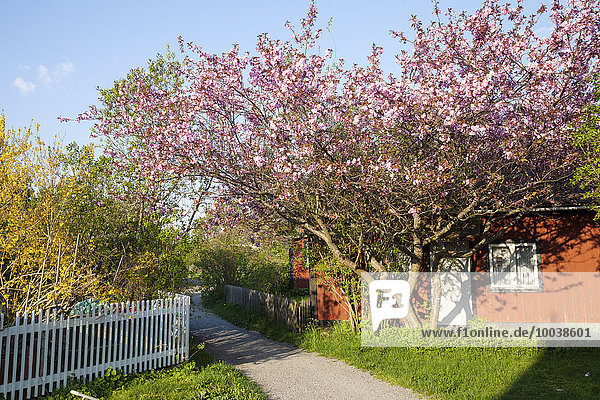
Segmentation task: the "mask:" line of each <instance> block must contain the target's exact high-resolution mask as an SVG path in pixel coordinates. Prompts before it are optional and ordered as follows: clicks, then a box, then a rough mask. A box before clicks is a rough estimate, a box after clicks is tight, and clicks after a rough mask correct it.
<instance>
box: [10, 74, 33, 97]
mask: <svg viewBox="0 0 600 400" xmlns="http://www.w3.org/2000/svg"><path fill="white" fill-rule="evenodd" d="M13 85H14V86H15V87H16V88H17V89H19V92H21V94H22V95H26V94H29V93H31V92H33V91H34V90H35V88H36V85H35V84H34V83H33V82H27V81H26V80H24V79H23V78H21V77H20V76H19V77H17V79H15V80H14V82H13Z"/></svg>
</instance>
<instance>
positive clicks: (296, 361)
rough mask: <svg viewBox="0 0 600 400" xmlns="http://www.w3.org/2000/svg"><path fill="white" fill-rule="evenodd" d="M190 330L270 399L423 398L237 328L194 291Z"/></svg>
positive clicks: (210, 351) (359, 371)
mask: <svg viewBox="0 0 600 400" xmlns="http://www.w3.org/2000/svg"><path fill="white" fill-rule="evenodd" d="M198 317H200V318H198ZM190 331H191V333H192V334H193V335H195V336H197V337H199V338H200V339H201V340H202V341H204V342H205V343H206V347H205V349H206V351H207V352H208V353H209V354H211V355H212V356H213V357H215V358H218V359H221V360H224V361H226V362H228V363H230V364H232V365H234V366H235V367H236V368H238V369H239V370H241V371H242V372H243V373H244V374H246V375H247V376H248V377H250V378H251V379H253V380H254V381H256V382H257V383H258V384H259V385H260V386H261V387H262V388H263V390H264V391H265V393H267V395H268V396H269V397H270V398H271V399H273V400H304V399H306V400H322V399H329V400H331V399H340V400H342V399H343V400H352V399H361V400H363V399H366V400H368V399H377V400H380V399H390V400H391V399H394V400H396V399H422V398H424V397H423V396H420V395H418V394H417V393H414V392H412V391H410V390H408V389H405V388H401V387H399V386H393V385H390V384H389V383H386V382H383V381H380V380H378V379H376V378H374V377H373V376H371V375H370V374H369V373H368V372H365V371H361V370H359V369H356V368H354V367H351V366H349V365H347V364H345V363H344V362H342V361H336V360H332V359H328V358H325V357H321V356H318V355H316V354H314V353H308V352H306V351H304V350H301V349H298V348H297V347H294V346H292V345H289V344H285V343H279V342H275V341H273V340H270V339H267V338H265V337H264V336H262V335H260V334H258V333H255V332H250V331H247V330H245V329H242V328H238V327H237V326H235V325H232V324H230V323H229V322H227V321H224V320H222V319H221V318H219V317H217V316H215V315H214V314H212V313H209V312H207V311H206V310H204V309H203V308H202V307H201V304H200V295H198V294H194V295H192V309H191V319H190Z"/></svg>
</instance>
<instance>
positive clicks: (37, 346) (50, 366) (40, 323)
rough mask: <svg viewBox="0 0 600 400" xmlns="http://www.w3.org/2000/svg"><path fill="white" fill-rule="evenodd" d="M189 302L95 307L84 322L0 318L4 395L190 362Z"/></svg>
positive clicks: (56, 317)
mask: <svg viewBox="0 0 600 400" xmlns="http://www.w3.org/2000/svg"><path fill="white" fill-rule="evenodd" d="M189 312H190V298H189V297H188V296H182V295H176V296H174V297H169V298H166V299H160V300H148V301H138V302H127V303H116V304H106V305H100V306H96V307H95V308H94V309H90V310H89V312H88V313H84V314H83V315H80V316H68V315H64V314H61V313H57V312H56V311H50V310H46V311H45V312H41V311H38V312H28V313H23V314H17V316H16V318H15V321H14V325H12V326H7V327H5V326H4V315H3V314H2V315H0V354H1V357H0V394H3V395H4V398H5V399H7V400H8V399H11V400H13V399H29V398H34V397H37V396H42V395H45V394H48V393H50V392H52V391H53V390H54V389H56V388H57V387H60V386H63V385H65V384H66V383H67V378H69V377H74V378H85V379H94V378H97V377H99V376H102V375H103V374H104V372H105V371H106V370H107V369H109V368H112V369H119V370H122V371H123V372H125V373H130V372H141V371H145V370H149V369H154V368H161V367H166V366H169V365H173V364H176V363H180V362H182V361H184V360H186V359H187V358H188V345H189V343H188V340H189Z"/></svg>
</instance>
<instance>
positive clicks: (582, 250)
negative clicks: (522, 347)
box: [474, 212, 600, 323]
mask: <svg viewBox="0 0 600 400" xmlns="http://www.w3.org/2000/svg"><path fill="white" fill-rule="evenodd" d="M504 239H514V240H536V241H537V243H538V246H539V250H538V251H539V252H540V253H541V261H542V272H543V273H542V288H543V292H541V293H493V292H489V291H488V287H487V282H485V279H484V276H483V275H482V276H481V277H480V279H475V283H474V284H475V288H474V293H476V302H475V303H476V311H475V312H476V314H477V316H478V317H481V318H483V319H485V320H489V321H497V322H500V321H502V322H573V323H574V322H600V303H598V301H597V297H598V296H599V295H600V275H599V274H593V273H595V272H600V223H599V222H598V221H594V220H593V213H583V212H569V213H562V214H558V213H554V214H547V215H537V216H532V217H527V218H525V219H523V220H522V221H521V222H519V223H518V224H517V225H516V226H515V227H514V228H512V229H511V230H510V231H508V232H507V233H506V235H505V236H504ZM487 255H488V249H487V247H486V248H485V249H484V250H482V251H480V252H479V253H478V254H476V255H475V257H474V263H475V269H476V270H477V271H487V270H488V266H487ZM550 272H561V273H564V274H560V276H557V275H558V274H549V273H550ZM477 281H479V282H477Z"/></svg>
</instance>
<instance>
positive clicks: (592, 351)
mask: <svg viewBox="0 0 600 400" xmlns="http://www.w3.org/2000/svg"><path fill="white" fill-rule="evenodd" d="M205 305H206V306H207V307H208V308H211V309H212V310H213V311H214V312H215V313H216V314H218V315H220V316H221V317H223V318H224V319H227V320H229V321H230V322H233V323H235V324H236V325H238V326H241V327H243V328H246V329H251V330H254V331H257V332H260V333H262V334H264V335H265V336H268V337H270V338H272V339H274V340H278V341H283V342H288V343H292V344H294V345H296V346H299V347H302V348H304V349H306V350H309V351H314V352H318V353H320V354H322V355H325V356H328V357H333V358H337V359H340V360H344V361H345V362H346V363H348V364H350V365H354V366H356V367H358V368H361V369H365V370H369V371H371V373H372V374H373V375H375V376H377V377H378V378H381V379H383V380H385V381H387V382H390V383H393V384H397V385H400V386H404V387H408V388H411V389H414V390H416V391H417V392H420V393H424V394H428V395H433V396H434V397H436V398H440V399H598V398H600V349H596V348H548V349H542V348H368V347H361V346H360V335H359V334H355V333H352V332H351V330H350V329H349V328H348V326H347V324H344V323H339V324H336V325H334V326H333V327H332V328H329V329H318V328H315V327H311V328H309V329H308V330H307V331H305V332H304V333H294V332H290V331H289V330H288V329H287V327H285V326H284V325H281V324H277V323H275V322H274V321H272V320H271V319H270V318H269V317H268V316H267V315H265V314H258V313H252V312H249V311H247V310H243V309H242V308H241V307H239V306H238V305H233V304H228V305H225V304H224V303H223V301H220V302H217V301H213V302H208V303H205Z"/></svg>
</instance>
